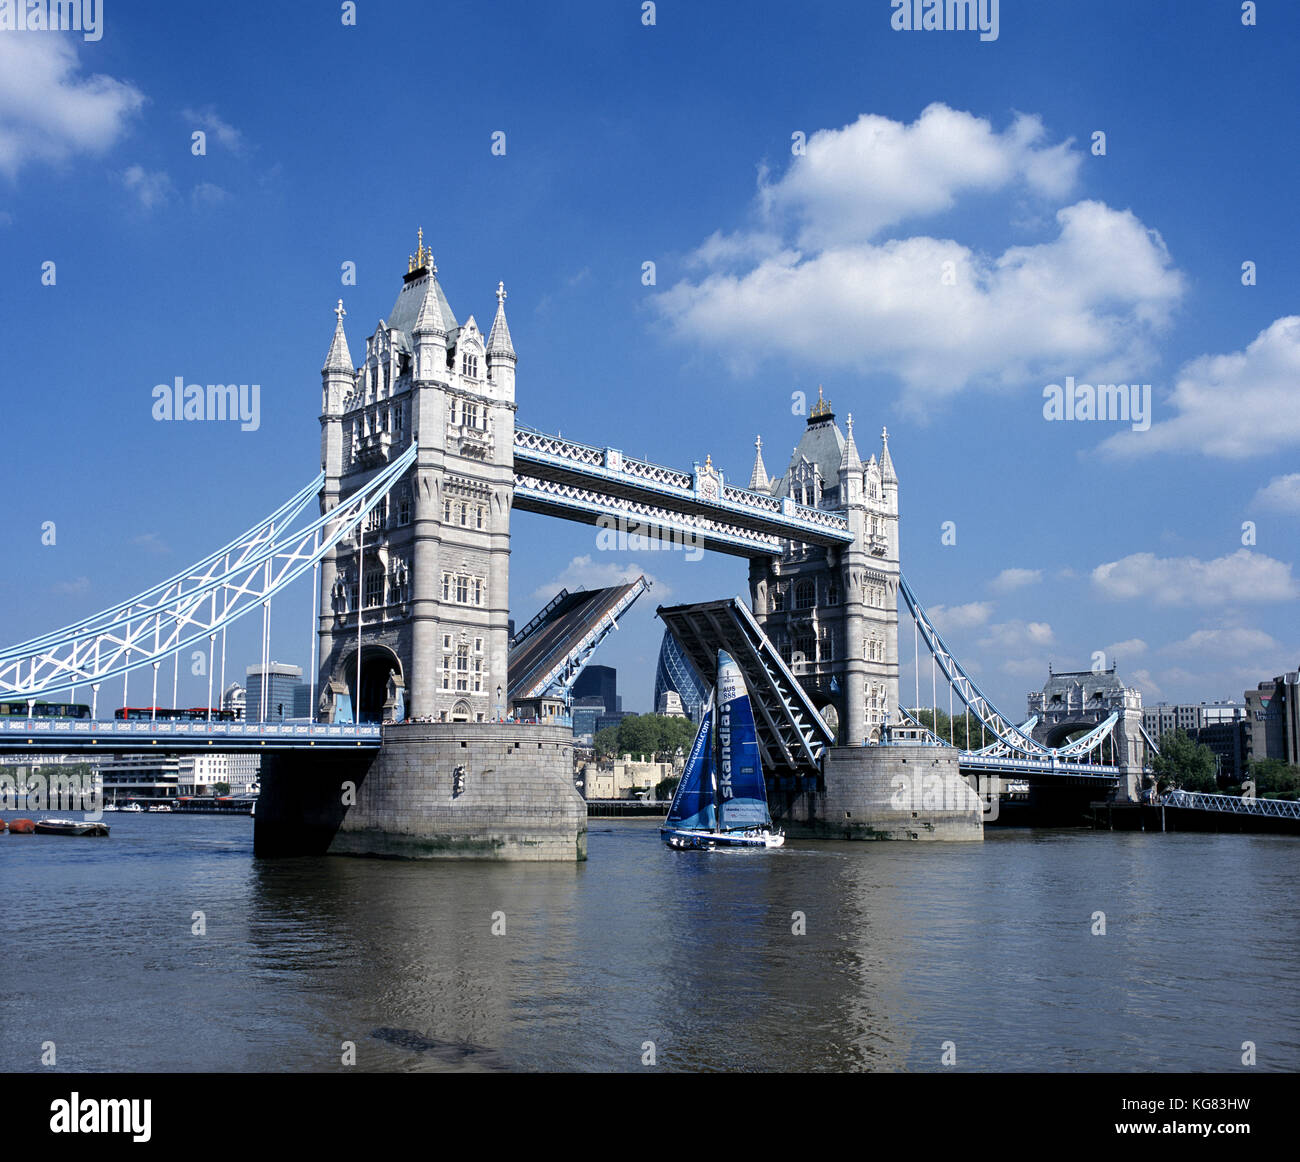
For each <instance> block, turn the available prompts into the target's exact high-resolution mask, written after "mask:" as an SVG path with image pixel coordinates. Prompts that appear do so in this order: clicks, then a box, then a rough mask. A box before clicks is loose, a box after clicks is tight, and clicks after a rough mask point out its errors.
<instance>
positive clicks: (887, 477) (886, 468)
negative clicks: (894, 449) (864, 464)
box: [880, 428, 898, 484]
mask: <svg viewBox="0 0 1300 1162" xmlns="http://www.w3.org/2000/svg"><path fill="white" fill-rule="evenodd" d="M880 443H881V445H882V447H881V449H880V478H881V480H883V481H884V482H885V483H886V484H897V483H898V476H897V474H896V473H895V472H894V461H893V460H892V459H891V458H890V455H889V429H888V428H881V429H880Z"/></svg>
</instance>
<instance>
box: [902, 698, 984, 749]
mask: <svg viewBox="0 0 1300 1162" xmlns="http://www.w3.org/2000/svg"><path fill="white" fill-rule="evenodd" d="M915 714H916V718H917V721H919V722H920V723H921V725H922V726H924V727H925V728H926V729H927V730H932V731H934V733H935V734H937V735H938V736H939V737H940V738H941V739H943V741H944V742H948V741H949V739H950V738H951V741H952V743H953V745H954V746H956V747H957V749H958V750H979V748H980V747H981V746H984V745H985V743H986V742H993V741H994V738H993V736H992V735H989V734H987V732H986V735H987V737H986V738H985V739H984V741H981V740H980V724H979V720H978V719H977V718H975V717H973V716H972V717H971V720H970V734H969V735H968V734H967V733H966V713H965V711H964V710H963V711H961V712H957V711H955V710H954V712H953V716H952V719H951V728H952V733H951V736H950V735H949V724H950V723H949V718H948V712H947V711H946V710H940V711H939V716H938V718H939V725H938V726H937V727H936V726H935V714H934V711H933V710H931V709H930V708H928V707H926V708H924V709H921V710H917V711H915ZM890 721H891V722H893V721H894V720H893V719H892V718H891V719H890ZM894 725H896V726H907V725H908V722H907V720H906V719H905V718H900V719H899V720H898V721H897V722H895V723H894Z"/></svg>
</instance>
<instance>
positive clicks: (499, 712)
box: [497, 686, 501, 722]
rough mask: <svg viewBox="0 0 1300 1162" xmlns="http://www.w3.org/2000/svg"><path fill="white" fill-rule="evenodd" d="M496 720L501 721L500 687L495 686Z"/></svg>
mask: <svg viewBox="0 0 1300 1162" xmlns="http://www.w3.org/2000/svg"><path fill="white" fill-rule="evenodd" d="M497 721H498V722H500V721H501V687H500V686H497Z"/></svg>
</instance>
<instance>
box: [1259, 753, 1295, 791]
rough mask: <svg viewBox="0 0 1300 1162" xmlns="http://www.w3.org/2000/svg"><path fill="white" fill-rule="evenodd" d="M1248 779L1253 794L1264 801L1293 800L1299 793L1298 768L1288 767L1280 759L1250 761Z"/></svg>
mask: <svg viewBox="0 0 1300 1162" xmlns="http://www.w3.org/2000/svg"><path fill="white" fill-rule="evenodd" d="M1248 769H1249V773H1250V778H1251V779H1253V780H1254V783H1255V794H1256V795H1258V796H1260V797H1261V798H1266V799H1294V798H1296V797H1297V794H1298V793H1300V767H1292V766H1288V765H1287V764H1286V763H1284V762H1283V761H1282V760H1281V759H1251V760H1250V765H1249V768H1248Z"/></svg>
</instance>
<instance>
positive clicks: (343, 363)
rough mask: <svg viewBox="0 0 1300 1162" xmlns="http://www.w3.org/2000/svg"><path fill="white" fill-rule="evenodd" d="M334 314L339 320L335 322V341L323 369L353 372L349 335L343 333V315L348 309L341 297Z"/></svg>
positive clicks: (331, 344)
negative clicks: (344, 306) (344, 307)
mask: <svg viewBox="0 0 1300 1162" xmlns="http://www.w3.org/2000/svg"><path fill="white" fill-rule="evenodd" d="M334 314H335V315H336V316H337V319H338V321H337V322H336V323H335V324H334V341H333V342H332V343H330V351H329V354H328V355H326V356H325V366H324V367H322V368H321V370H322V371H346V372H348V373H349V374H351V373H352V370H353V368H352V353H351V352H350V351H349V350H348V337H347V335H345V334H344V333H343V316H344V315H346V314H347V311H345V310H344V309H343V300H342V299H339V305H338V306H337V307H335V308H334Z"/></svg>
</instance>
